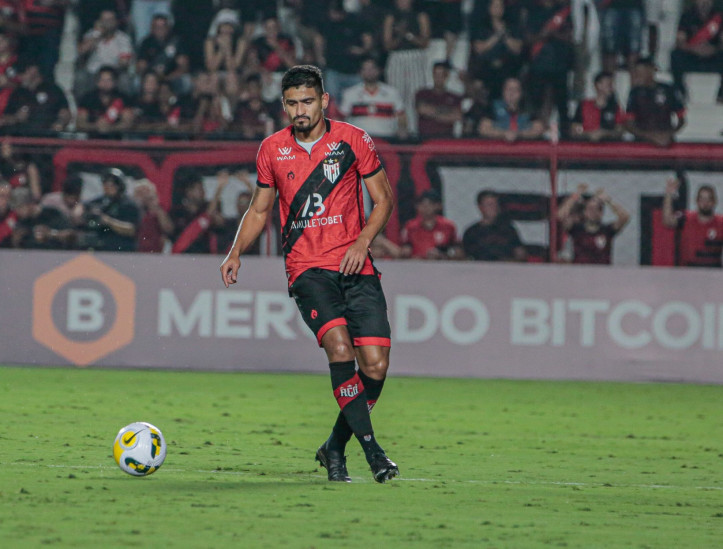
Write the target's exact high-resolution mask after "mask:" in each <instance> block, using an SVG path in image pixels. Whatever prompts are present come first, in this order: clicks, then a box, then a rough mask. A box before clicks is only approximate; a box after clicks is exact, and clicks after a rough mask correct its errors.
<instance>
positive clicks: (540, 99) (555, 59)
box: [525, 0, 574, 136]
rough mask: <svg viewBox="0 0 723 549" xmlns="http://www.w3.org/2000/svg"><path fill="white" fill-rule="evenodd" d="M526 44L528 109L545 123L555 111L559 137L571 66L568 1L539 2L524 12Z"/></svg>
mask: <svg viewBox="0 0 723 549" xmlns="http://www.w3.org/2000/svg"><path fill="white" fill-rule="evenodd" d="M526 30H527V32H526V37H525V38H526V42H527V45H528V48H529V77H528V87H527V90H526V91H527V94H528V95H527V96H528V97H529V98H530V99H531V103H532V105H531V106H532V108H533V109H534V110H535V112H536V113H537V115H538V116H539V117H540V119H541V120H542V121H543V123H544V124H548V123H549V121H550V116H551V114H552V107H553V105H554V106H555V107H556V108H557V123H558V127H559V129H560V134H561V135H563V136H565V135H567V132H568V130H569V127H568V126H569V120H568V115H567V108H568V105H567V100H568V82H567V81H568V74H569V72H570V69H572V66H573V55H574V53H573V52H574V50H573V44H572V25H571V20H570V5H569V0H540V1H539V2H536V3H533V4H532V5H531V6H530V8H529V12H528V17H527V26H526Z"/></svg>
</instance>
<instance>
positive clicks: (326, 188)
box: [256, 119, 382, 284]
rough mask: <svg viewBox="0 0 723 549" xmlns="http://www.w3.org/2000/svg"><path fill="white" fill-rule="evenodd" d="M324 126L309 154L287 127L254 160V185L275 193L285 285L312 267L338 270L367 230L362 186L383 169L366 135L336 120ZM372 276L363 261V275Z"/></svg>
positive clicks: (366, 263)
mask: <svg viewBox="0 0 723 549" xmlns="http://www.w3.org/2000/svg"><path fill="white" fill-rule="evenodd" d="M325 122H326V131H325V132H324V135H323V136H322V137H321V139H320V140H319V141H318V142H317V143H315V144H314V146H313V148H312V149H311V154H309V153H307V152H306V150H305V149H304V148H303V147H301V145H299V144H298V143H297V141H296V138H295V137H294V132H293V127H292V126H288V127H287V128H284V129H283V130H281V131H278V132H276V133H275V134H273V135H271V136H269V137H267V138H266V139H265V140H264V141H263V142H262V143H261V147H260V148H259V152H258V155H257V157H256V169H257V174H258V175H257V185H259V186H260V187H273V188H275V189H276V190H277V191H278V193H279V204H280V210H281V244H282V248H283V251H284V256H285V258H286V274H287V276H288V278H289V284H292V283H293V282H294V280H296V278H297V277H298V276H299V275H300V274H301V273H303V272H304V271H306V270H307V269H311V268H314V267H318V268H321V269H328V270H332V271H338V270H339V265H340V264H341V261H342V259H343V258H344V254H345V253H346V250H347V249H348V248H349V246H351V245H352V244H353V243H354V241H355V240H356V239H357V237H358V236H359V233H360V232H361V230H362V228H363V227H364V225H365V224H366V217H365V215H364V200H363V196H362V187H361V180H362V178H365V177H370V176H372V175H374V174H375V173H377V172H378V171H379V170H381V169H382V165H381V162H380V161H379V156H378V154H377V151H376V148H375V146H374V142H373V141H372V139H371V138H370V137H369V135H368V134H367V133H366V132H365V131H364V130H362V129H360V128H357V127H356V126H352V125H351V124H347V123H345V122H339V121H337V120H328V119H327V120H325ZM373 272H374V268H373V267H372V264H371V260H370V259H369V258H367V260H366V262H365V264H364V267H363V269H362V271H361V273H362V274H372V273H373Z"/></svg>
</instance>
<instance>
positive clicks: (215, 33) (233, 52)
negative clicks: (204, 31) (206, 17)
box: [203, 9, 249, 76]
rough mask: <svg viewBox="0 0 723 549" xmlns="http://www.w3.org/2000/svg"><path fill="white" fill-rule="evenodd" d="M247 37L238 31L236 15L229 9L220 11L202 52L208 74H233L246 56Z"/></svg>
mask: <svg viewBox="0 0 723 549" xmlns="http://www.w3.org/2000/svg"><path fill="white" fill-rule="evenodd" d="M248 46H249V42H248V37H247V36H246V35H245V34H242V33H241V31H240V22H239V17H238V14H237V13H236V12H235V11H233V10H230V9H225V10H221V11H220V12H219V13H218V15H217V16H216V18H215V19H214V21H213V23H212V24H211V28H210V29H209V33H208V36H207V37H206V41H205V43H204V47H203V52H204V59H205V60H206V63H205V66H206V70H207V71H208V72H211V73H214V72H219V73H220V74H221V75H223V76H225V75H226V74H228V73H231V74H235V73H236V71H238V70H239V68H240V67H241V64H242V62H243V60H244V57H245V56H246V50H247V48H248Z"/></svg>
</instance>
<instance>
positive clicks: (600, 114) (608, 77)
mask: <svg viewBox="0 0 723 549" xmlns="http://www.w3.org/2000/svg"><path fill="white" fill-rule="evenodd" d="M624 122H625V113H624V112H623V110H622V108H621V107H620V105H619V104H618V100H617V97H615V89H614V88H613V75H612V73H609V72H604V71H603V72H600V73H598V74H597V75H596V76H595V97H594V98H593V99H584V100H583V101H580V104H579V105H578V106H577V110H576V111H575V116H574V117H573V119H572V125H571V130H572V131H571V132H570V134H571V136H572V137H573V138H575V139H585V140H588V141H592V142H598V141H603V140H614V139H620V138H622V136H623V123H624Z"/></svg>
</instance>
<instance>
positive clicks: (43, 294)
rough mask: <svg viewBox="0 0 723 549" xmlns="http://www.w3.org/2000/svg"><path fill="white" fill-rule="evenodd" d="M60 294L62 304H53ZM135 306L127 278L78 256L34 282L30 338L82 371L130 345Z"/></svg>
mask: <svg viewBox="0 0 723 549" xmlns="http://www.w3.org/2000/svg"><path fill="white" fill-rule="evenodd" d="M68 288H69V289H68ZM61 290H63V291H64V292H65V294H64V295H65V297H66V300H65V302H63V300H62V299H58V297H59V296H61V295H60V292H61ZM66 290H67V291H66ZM61 297H62V296H61ZM108 298H110V299H108ZM58 302H60V303H58ZM135 305H136V287H135V284H134V283H133V281H132V280H131V279H130V278H128V277H127V276H125V275H122V274H121V273H119V272H118V271H116V270H115V269H112V268H110V267H109V266H108V265H106V264H105V263H103V262H101V261H100V260H98V259H96V258H95V257H93V256H91V255H81V256H78V257H76V258H75V259H71V260H70V261H68V262H67V263H64V264H63V265H61V266H60V267H56V268H55V269H53V270H52V271H49V272H47V273H45V274H44V275H42V276H39V277H38V279H37V280H36V281H35V284H34V286H33V338H34V339H35V340H36V341H37V342H38V343H40V344H41V345H44V346H45V347H47V348H48V349H50V350H51V351H53V352H54V353H57V354H59V355H60V356H62V357H64V358H66V359H67V360H69V361H70V362H72V363H73V364H75V365H77V366H87V365H88V364H90V363H92V362H93V361H95V360H98V359H99V358H102V357H104V356H106V355H108V354H110V353H112V352H113V351H115V350H117V349H120V348H121V347H124V346H125V345H128V343H130V342H131V341H133V334H134V322H135ZM58 310H60V311H61V313H62V312H64V313H65V315H62V314H58ZM111 313H112V314H111ZM109 316H111V317H114V318H112V319H108V318H107V317H109ZM63 320H64V322H63ZM61 330H62V331H61ZM64 332H68V333H73V334H74V335H76V336H77V338H76V337H74V338H71V337H68V335H67V333H64Z"/></svg>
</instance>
